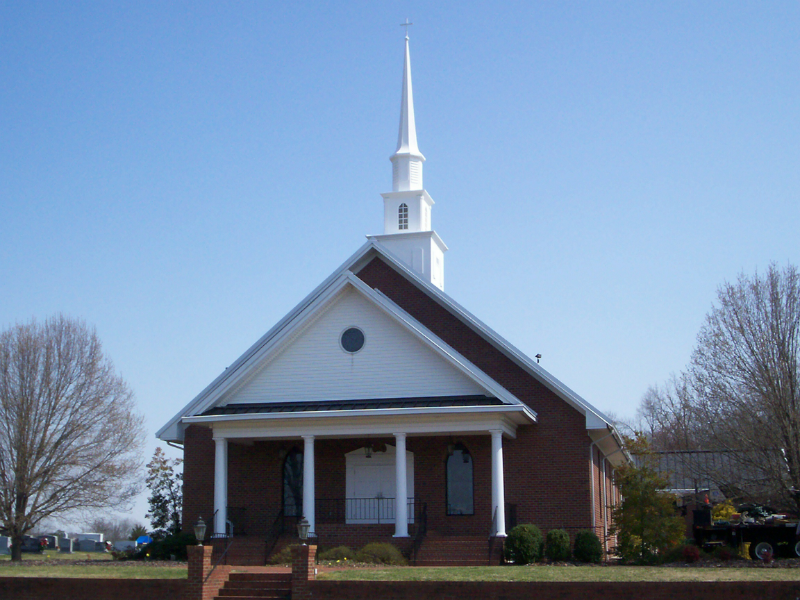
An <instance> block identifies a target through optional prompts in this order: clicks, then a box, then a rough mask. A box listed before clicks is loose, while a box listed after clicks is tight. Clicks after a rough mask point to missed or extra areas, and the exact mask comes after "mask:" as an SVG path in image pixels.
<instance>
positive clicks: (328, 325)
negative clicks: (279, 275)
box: [215, 285, 487, 406]
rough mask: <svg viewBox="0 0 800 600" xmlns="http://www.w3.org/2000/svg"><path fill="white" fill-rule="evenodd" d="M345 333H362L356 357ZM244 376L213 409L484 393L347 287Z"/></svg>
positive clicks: (445, 359) (473, 381)
mask: <svg viewBox="0 0 800 600" xmlns="http://www.w3.org/2000/svg"><path fill="white" fill-rule="evenodd" d="M351 328H357V329H358V330H360V331H361V332H363V335H364V343H363V347H362V348H361V349H360V350H358V351H357V352H355V353H351V352H348V351H347V350H345V349H344V348H343V347H342V343H341V337H342V333H343V332H344V331H346V330H348V329H351ZM249 371H250V372H249V374H248V376H247V377H246V378H243V379H242V381H240V382H239V384H238V385H236V386H235V387H233V388H232V389H230V390H229V391H228V393H226V394H224V396H223V397H221V398H220V399H219V400H218V402H216V403H215V404H216V405H217V406H220V405H227V404H250V403H252V404H261V403H269V402H309V401H315V400H319V401H324V400H359V399H373V398H413V397H432V396H468V395H476V394H479V395H485V394H486V393H487V390H486V389H485V387H482V386H481V385H479V384H478V383H477V382H476V381H475V380H474V379H473V378H471V377H470V376H468V375H467V374H465V373H464V371H463V370H462V369H459V368H458V367H457V366H455V365H454V364H452V362H451V361H449V360H448V359H447V357H445V356H442V354H441V353H440V352H438V351H437V350H436V349H434V348H432V347H431V346H430V345H429V344H427V343H425V342H424V341H423V340H421V339H420V338H419V336H417V335H415V334H414V333H413V332H412V331H409V329H408V328H407V327H405V326H404V325H403V324H402V323H400V322H398V321H397V320H396V319H394V318H392V316H391V315H390V314H387V312H386V311H385V310H383V309H382V308H381V307H380V306H379V305H377V304H376V303H375V301H374V300H373V299H372V298H370V297H368V296H366V295H365V294H363V293H362V292H361V291H360V290H358V289H356V288H355V287H353V286H351V285H345V286H344V287H343V288H342V289H341V290H339V292H338V293H337V294H336V295H335V296H334V297H333V298H331V299H329V300H328V301H327V302H326V303H325V305H324V306H322V307H320V308H319V309H318V313H317V314H315V315H314V316H313V318H311V319H308V322H307V323H304V324H303V325H302V326H300V327H297V329H296V330H295V331H293V332H292V335H290V336H287V339H286V340H285V341H284V342H283V343H282V344H281V345H280V347H278V348H276V349H275V350H274V351H273V352H272V353H271V354H270V355H269V356H265V357H263V358H262V359H261V361H260V363H259V364H256V365H253V366H251V368H250V369H249Z"/></svg>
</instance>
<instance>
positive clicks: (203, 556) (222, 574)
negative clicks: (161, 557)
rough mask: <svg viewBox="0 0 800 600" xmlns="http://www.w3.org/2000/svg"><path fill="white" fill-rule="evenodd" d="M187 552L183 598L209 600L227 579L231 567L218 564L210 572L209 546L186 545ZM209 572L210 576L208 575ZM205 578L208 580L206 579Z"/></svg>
mask: <svg viewBox="0 0 800 600" xmlns="http://www.w3.org/2000/svg"><path fill="white" fill-rule="evenodd" d="M186 551H187V553H188V554H189V573H188V576H187V580H186V596H185V600H210V599H211V598H214V597H215V596H216V595H217V593H218V592H219V590H220V588H221V587H222V586H223V585H225V582H226V581H227V580H228V574H229V573H230V570H231V567H230V566H228V565H219V566H217V568H216V569H214V572H213V573H211V569H212V563H211V555H212V553H213V552H214V549H213V548H212V547H211V546H187V548H186ZM209 573H211V577H209V576H208V575H209ZM206 578H208V580H207V581H206Z"/></svg>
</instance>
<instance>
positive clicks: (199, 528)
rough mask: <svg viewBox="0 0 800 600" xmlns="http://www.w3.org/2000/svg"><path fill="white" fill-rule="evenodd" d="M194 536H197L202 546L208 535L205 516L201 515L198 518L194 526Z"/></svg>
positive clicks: (199, 544)
mask: <svg viewBox="0 0 800 600" xmlns="http://www.w3.org/2000/svg"><path fill="white" fill-rule="evenodd" d="M194 537H196V538H197V545H198V546H202V545H203V540H204V539H205V537H206V524H205V522H204V521H203V517H199V518H198V519H197V523H195V526H194Z"/></svg>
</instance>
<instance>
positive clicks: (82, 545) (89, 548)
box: [78, 540, 97, 552]
mask: <svg viewBox="0 0 800 600" xmlns="http://www.w3.org/2000/svg"><path fill="white" fill-rule="evenodd" d="M96 543H97V542H95V541H94V540H80V541H79V542H78V552H94V545H95V544H96Z"/></svg>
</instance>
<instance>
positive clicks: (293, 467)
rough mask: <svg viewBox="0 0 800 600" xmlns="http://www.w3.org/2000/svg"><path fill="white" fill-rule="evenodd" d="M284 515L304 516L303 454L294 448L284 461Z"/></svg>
mask: <svg viewBox="0 0 800 600" xmlns="http://www.w3.org/2000/svg"><path fill="white" fill-rule="evenodd" d="M283 514H284V516H287V517H302V516H303V452H302V451H300V450H298V449H297V448H292V449H291V451H290V452H289V454H287V455H286V460H284V461H283Z"/></svg>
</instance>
